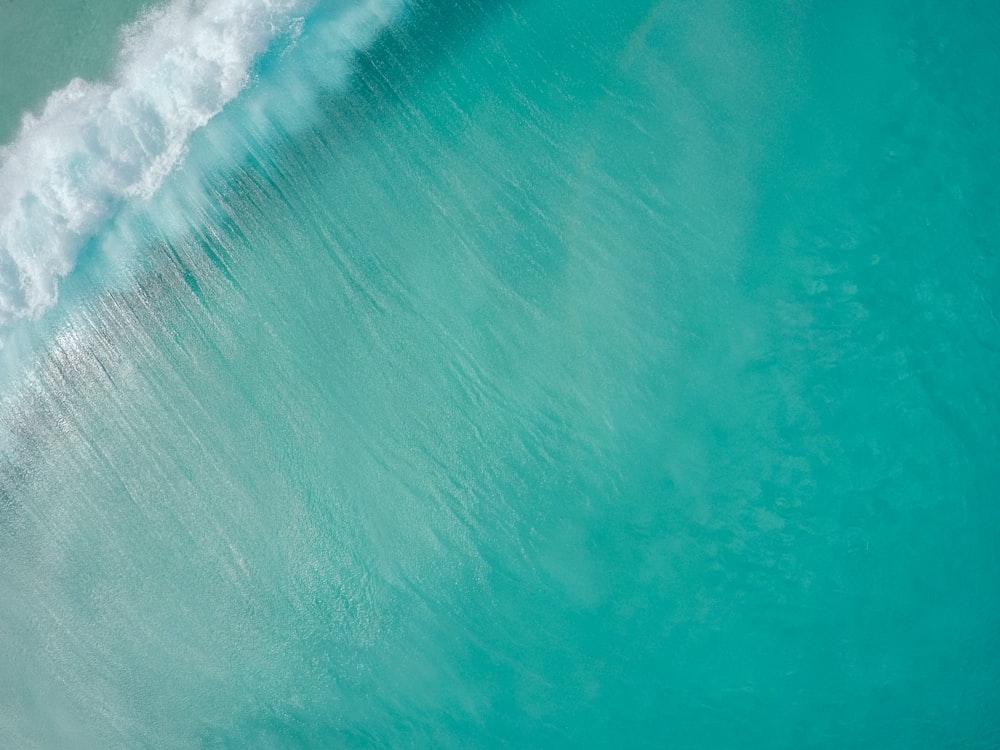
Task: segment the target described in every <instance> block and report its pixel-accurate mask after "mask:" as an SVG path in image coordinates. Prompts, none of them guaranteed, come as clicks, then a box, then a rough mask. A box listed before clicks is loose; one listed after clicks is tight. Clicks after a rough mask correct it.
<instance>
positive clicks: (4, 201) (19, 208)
mask: <svg viewBox="0 0 1000 750" xmlns="http://www.w3.org/2000/svg"><path fill="white" fill-rule="evenodd" d="M311 4H312V0H207V2H198V3H195V2H191V1H190V0H177V1H176V2H173V3H171V4H169V5H167V6H166V7H164V8H161V9H159V10H156V11H153V12H152V13H150V14H149V15H147V16H146V17H145V18H143V19H142V20H141V21H139V22H138V23H136V24H135V25H133V26H132V27H130V28H129V29H127V30H126V33H125V36H124V45H123V48H122V51H121V54H120V57H119V60H118V66H117V73H116V75H115V77H114V79H113V80H112V81H111V82H108V83H92V82H87V81H83V80H79V79H77V80H74V81H72V82H71V83H70V84H69V85H68V86H66V87H65V88H64V89H62V90H60V91H56V92H54V93H53V94H52V95H51V96H50V97H49V99H48V101H47V102H46V104H45V107H44V109H43V110H42V111H41V113H40V114H37V115H26V116H25V118H24V121H23V123H22V126H21V130H20V132H19V134H18V136H17V137H16V139H15V140H14V141H13V142H12V143H11V144H10V145H8V146H6V147H4V148H3V149H0V325H5V324H8V323H11V322H13V321H16V320H18V319H23V318H37V317H38V316H39V315H40V314H41V313H42V312H44V311H45V310H46V309H48V308H49V307H51V306H52V305H53V304H54V303H55V301H56V297H57V291H58V284H59V281H60V279H62V278H63V277H65V276H66V275H67V274H68V273H69V272H70V271H71V270H72V269H73V267H74V265H75V263H76V259H77V256H78V254H79V252H80V249H81V248H82V247H83V245H84V244H85V243H86V241H87V240H88V238H89V237H91V236H92V235H93V233H94V232H95V231H96V230H97V229H98V228H99V227H100V226H101V224H102V223H103V222H105V221H107V220H108V219H109V218H110V217H111V216H113V215H114V213H115V212H116V211H117V210H118V209H119V208H120V206H121V205H122V203H123V202H124V201H126V200H129V199H145V198H148V197H149V196H151V195H152V194H153V193H154V192H155V191H156V190H157V188H158V187H159V186H160V184H161V182H162V181H163V179H164V177H165V176H166V175H167V174H168V173H169V172H170V171H171V170H172V169H173V168H174V167H175V166H176V165H177V164H178V162H179V161H180V159H181V157H182V156H183V154H184V150H185V147H186V144H187V141H188V138H189V136H190V135H191V133H192V132H194V131H195V130H196V129H198V128H200V127H201V126H203V125H205V123H207V122H208V121H209V120H210V119H211V118H212V117H213V116H214V115H215V114H217V113H218V112H219V111H221V109H222V108H223V107H224V106H225V104H226V103H227V102H229V101H230V100H232V99H233V98H234V97H235V96H236V95H237V94H238V93H239V92H240V91H241V90H242V89H243V88H244V87H245V86H246V85H247V83H248V81H249V76H250V71H251V67H252V65H253V63H254V61H255V59H257V58H258V57H259V55H260V54H261V53H262V52H264V51H265V50H266V49H267V47H268V45H269V43H270V42H271V40H272V39H274V38H275V36H276V35H279V34H284V33H294V30H295V28H296V23H297V22H298V23H299V24H300V23H301V15H302V13H304V12H305V11H306V10H308V6H310V5H311ZM299 28H301V27H300V26H299Z"/></svg>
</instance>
